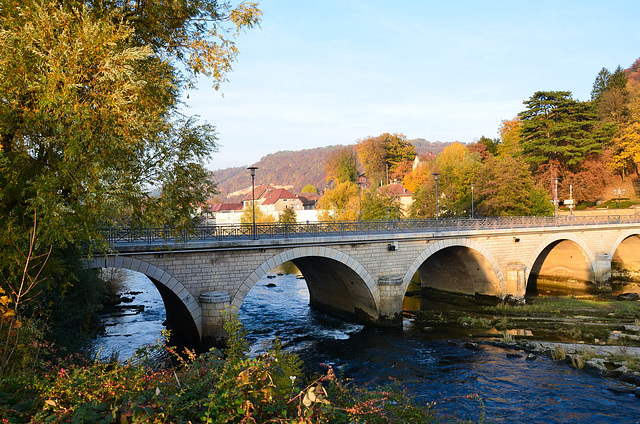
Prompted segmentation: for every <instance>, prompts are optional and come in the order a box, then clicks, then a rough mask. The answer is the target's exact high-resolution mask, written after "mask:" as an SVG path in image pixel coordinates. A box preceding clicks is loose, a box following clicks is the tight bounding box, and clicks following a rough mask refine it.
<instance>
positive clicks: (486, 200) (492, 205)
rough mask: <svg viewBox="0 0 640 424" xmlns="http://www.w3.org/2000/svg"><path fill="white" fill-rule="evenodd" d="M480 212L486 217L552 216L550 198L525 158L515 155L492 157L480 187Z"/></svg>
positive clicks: (479, 177)
mask: <svg viewBox="0 0 640 424" xmlns="http://www.w3.org/2000/svg"><path fill="white" fill-rule="evenodd" d="M476 188H477V193H478V197H477V199H478V205H477V208H478V212H479V214H481V215H485V216H527V215H535V216H540V215H550V214H552V213H553V210H554V208H553V204H552V203H551V202H550V197H549V195H548V194H547V193H546V192H545V191H544V190H543V189H542V188H540V187H539V186H537V184H536V182H535V180H534V179H533V176H532V175H531V173H530V172H529V170H528V169H527V166H525V163H524V162H523V161H522V159H519V158H514V157H511V156H496V157H492V158H490V159H489V160H488V161H487V162H486V163H485V164H484V166H483V169H482V172H481V173H480V174H479V176H478V183H477V185H476Z"/></svg>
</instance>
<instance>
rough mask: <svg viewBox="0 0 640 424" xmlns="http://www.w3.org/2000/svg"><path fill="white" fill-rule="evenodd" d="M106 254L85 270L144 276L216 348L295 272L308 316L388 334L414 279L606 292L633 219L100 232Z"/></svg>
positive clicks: (637, 245)
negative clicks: (268, 291)
mask: <svg viewBox="0 0 640 424" xmlns="http://www.w3.org/2000/svg"><path fill="white" fill-rule="evenodd" d="M104 235H105V238H106V240H107V241H108V243H109V245H110V246H111V250H110V252H109V253H107V254H104V255H102V254H101V255H94V256H93V257H91V258H90V259H88V265H89V266H90V267H94V268H102V267H114V268H123V269H129V270H133V271H137V272H141V273H142V274H145V275H146V276H147V277H149V278H150V279H151V281H152V282H153V283H154V285H155V286H156V287H157V288H158V290H159V291H160V294H161V295H162V297H163V300H164V302H165V306H166V310H167V321H168V323H169V324H170V327H172V328H173V329H174V331H179V332H180V333H182V335H183V336H184V335H186V336H188V337H187V339H190V340H191V341H194V342H199V341H204V342H207V343H210V342H212V341H215V340H216V339H217V338H219V337H222V334H223V333H222V329H221V326H222V322H223V317H222V312H223V311H224V310H225V309H228V308H229V307H231V306H233V307H236V308H240V307H241V306H242V302H243V300H244V298H245V296H246V295H247V294H248V293H249V291H250V290H251V288H252V287H253V286H254V285H255V284H256V282H257V281H258V280H259V279H260V278H262V277H264V276H265V275H267V274H268V273H269V272H270V271H271V270H273V269H274V268H275V267H277V266H278V265H281V264H283V263H285V262H289V261H290V262H293V263H294V264H295V265H296V266H297V267H298V269H299V270H300V271H301V273H302V274H303V276H304V279H305V280H306V282H307V285H308V288H309V294H310V301H311V304H312V305H315V306H319V307H322V308H326V309H329V310H333V311H337V312H340V313H343V314H349V315H351V316H354V317H356V318H357V319H359V320H361V321H364V322H372V323H377V324H381V325H397V324H400V323H401V320H402V301H403V298H404V295H405V293H406V291H407V287H408V285H409V283H410V282H411V281H412V279H414V281H417V282H418V283H419V284H420V285H421V286H422V287H430V288H434V289H438V290H444V291H449V292H456V293H463V294H469V295H475V294H480V295H488V296H496V297H499V298H502V299H506V298H513V299H523V298H524V296H525V294H526V292H527V288H528V286H529V287H530V286H532V285H534V284H535V282H536V279H537V278H538V277H540V276H545V277H551V278H558V279H571V280H574V281H582V282H589V283H593V284H602V283H606V282H607V281H608V280H609V279H610V277H611V267H612V263H616V264H618V265H619V266H623V267H626V268H629V269H640V216H600V217H577V216H576V217H573V216H564V217H556V218H551V217H517V218H515V217H514V218H488V219H469V218H467V219H437V220H435V219H430V220H400V221H373V222H370V221H363V222H337V223H310V224H257V225H255V226H252V225H244V226H208V227H196V228H194V229H193V230H192V231H191V232H189V233H181V234H176V233H175V232H174V231H171V230H169V229H145V230H135V231H134V230H132V229H109V230H105V231H104Z"/></svg>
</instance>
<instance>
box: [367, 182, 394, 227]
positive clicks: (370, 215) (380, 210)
mask: <svg viewBox="0 0 640 424" xmlns="http://www.w3.org/2000/svg"><path fill="white" fill-rule="evenodd" d="M400 215H401V213H400V203H399V202H398V201H397V200H395V199H394V198H393V197H392V196H389V195H387V194H385V193H383V192H381V191H380V190H378V189H376V188H372V189H369V190H367V192H366V193H365V195H364V196H363V198H362V219H363V220H365V221H376V220H384V219H400Z"/></svg>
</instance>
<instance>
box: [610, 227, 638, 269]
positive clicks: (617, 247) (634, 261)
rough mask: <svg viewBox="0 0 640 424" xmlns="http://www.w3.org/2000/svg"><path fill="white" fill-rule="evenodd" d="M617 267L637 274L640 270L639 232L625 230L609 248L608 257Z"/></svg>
mask: <svg viewBox="0 0 640 424" xmlns="http://www.w3.org/2000/svg"><path fill="white" fill-rule="evenodd" d="M608 257H609V258H611V262H612V266H613V263H614V262H617V263H618V266H621V267H623V268H626V269H627V270H630V271H634V272H637V271H638V270H640V231H638V230H637V229H636V230H627V231H625V232H623V233H622V234H621V235H620V236H619V237H618V238H617V239H616V241H615V242H614V243H613V245H612V246H611V251H610V252H609V255H608Z"/></svg>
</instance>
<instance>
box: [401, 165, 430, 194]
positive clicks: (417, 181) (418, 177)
mask: <svg viewBox="0 0 640 424" xmlns="http://www.w3.org/2000/svg"><path fill="white" fill-rule="evenodd" d="M432 167H433V163H427V164H422V165H420V166H418V167H416V168H415V169H413V170H412V171H411V172H409V173H407V174H406V175H405V176H404V179H403V180H402V185H403V186H404V187H405V188H406V189H407V190H409V191H412V192H414V193H415V192H417V191H418V189H419V188H420V187H422V186H423V185H425V184H427V183H428V182H429V181H430V180H432V179H433V176H432V175H431V173H432V171H431V169H432Z"/></svg>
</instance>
